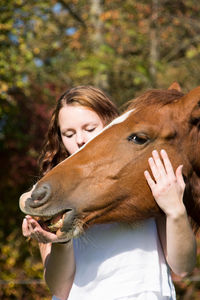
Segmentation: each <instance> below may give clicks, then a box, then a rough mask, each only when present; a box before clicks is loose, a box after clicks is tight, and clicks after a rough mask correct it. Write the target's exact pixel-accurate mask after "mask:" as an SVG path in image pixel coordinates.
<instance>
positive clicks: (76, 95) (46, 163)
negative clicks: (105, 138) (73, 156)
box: [39, 86, 119, 176]
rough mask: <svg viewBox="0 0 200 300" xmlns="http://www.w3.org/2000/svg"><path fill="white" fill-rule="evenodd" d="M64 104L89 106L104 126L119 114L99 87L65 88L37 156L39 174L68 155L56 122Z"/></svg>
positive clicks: (42, 173) (45, 171)
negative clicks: (39, 153)
mask: <svg viewBox="0 0 200 300" xmlns="http://www.w3.org/2000/svg"><path fill="white" fill-rule="evenodd" d="M66 104H70V105H81V106H84V107H88V108H91V109H92V110H93V111H95V112H96V113H97V114H98V115H99V117H100V118H101V120H102V122H103V125H104V126H105V125H107V124H109V123H110V122H111V121H112V120H113V119H114V118H116V117H117V116H118V115H119V113H118V109H117V107H116V105H115V104H114V103H113V102H112V101H111V100H110V99H109V98H108V96H107V95H106V94H105V93H104V92H103V91H101V90H100V89H97V88H95V87H92V86H77V87H75V88H71V89H69V90H67V91H66V92H65V93H64V94H63V95H61V97H60V98H59V99H58V101H57V104H56V107H55V109H54V111H53V114H52V117H51V120H50V124H49V128H48V131H47V136H46V138H45V142H44V146H43V149H42V152H41V155H40V157H39V167H40V174H41V176H42V175H44V174H45V173H47V172H48V171H49V170H50V169H52V168H53V167H54V166H56V165H57V164H58V163H60V162H61V161H62V160H64V159H65V158H67V157H68V156H69V153H68V152H67V150H66V149H65V147H64V145H63V142H62V139H61V135H60V128H59V124H58V114H59V111H60V109H61V108H62V107H63V106H65V105H66Z"/></svg>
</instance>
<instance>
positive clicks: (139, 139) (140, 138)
mask: <svg viewBox="0 0 200 300" xmlns="http://www.w3.org/2000/svg"><path fill="white" fill-rule="evenodd" d="M127 139H128V141H130V142H134V143H135V144H138V145H143V144H145V143H146V142H147V141H148V138H147V137H146V136H145V135H138V134H136V133H133V134H131V135H129V137H128V138H127Z"/></svg>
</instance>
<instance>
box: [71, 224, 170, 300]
mask: <svg viewBox="0 0 200 300" xmlns="http://www.w3.org/2000/svg"><path fill="white" fill-rule="evenodd" d="M74 252H75V260H76V273H75V278H74V283H73V286H72V289H71V291H70V295H69V298H68V300H80V299H81V300H102V299H106V300H114V299H115V300H116V299H136V297H135V296H137V295H139V294H142V293H148V292H150V293H151V292H155V294H157V295H158V298H156V299H176V297H175V290H174V286H173V283H172V280H171V276H170V271H169V268H168V266H167V264H166V262H165V258H164V255H163V252H162V250H161V246H160V242H159V239H158V235H157V228H156V224H155V221H154V220H153V219H149V220H147V221H145V222H140V223H139V224H137V225H134V226H129V225H125V224H117V223H115V224H105V225H95V226H93V227H91V228H90V229H89V230H87V231H86V233H85V235H84V236H81V237H80V238H77V239H75V240H74ZM131 296H132V297H131ZM126 297H127V298H126ZM162 297H163V298H162ZM145 299H146V298H145ZM149 299H150V298H149Z"/></svg>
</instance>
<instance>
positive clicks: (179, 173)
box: [176, 165, 185, 190]
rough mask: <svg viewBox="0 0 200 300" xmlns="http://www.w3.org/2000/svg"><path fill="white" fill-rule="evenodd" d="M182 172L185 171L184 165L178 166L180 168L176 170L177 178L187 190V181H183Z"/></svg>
mask: <svg viewBox="0 0 200 300" xmlns="http://www.w3.org/2000/svg"><path fill="white" fill-rule="evenodd" d="M182 170H183V165H180V166H178V168H177V169H176V178H177V181H178V183H179V185H180V186H181V188H182V189H183V190H184V189H185V181H184V179H183V174H182Z"/></svg>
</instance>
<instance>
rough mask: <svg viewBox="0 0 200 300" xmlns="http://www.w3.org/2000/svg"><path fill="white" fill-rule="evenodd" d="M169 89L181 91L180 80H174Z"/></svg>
mask: <svg viewBox="0 0 200 300" xmlns="http://www.w3.org/2000/svg"><path fill="white" fill-rule="evenodd" d="M168 90H177V91H179V92H181V87H180V85H179V84H178V82H176V81H174V82H173V83H172V84H171V85H170V87H169V88H168Z"/></svg>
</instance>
